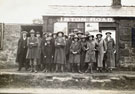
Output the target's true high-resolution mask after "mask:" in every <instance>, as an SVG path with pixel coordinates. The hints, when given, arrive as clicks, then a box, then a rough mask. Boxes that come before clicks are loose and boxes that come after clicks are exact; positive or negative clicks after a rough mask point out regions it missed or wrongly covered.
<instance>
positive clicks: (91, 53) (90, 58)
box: [85, 35, 96, 73]
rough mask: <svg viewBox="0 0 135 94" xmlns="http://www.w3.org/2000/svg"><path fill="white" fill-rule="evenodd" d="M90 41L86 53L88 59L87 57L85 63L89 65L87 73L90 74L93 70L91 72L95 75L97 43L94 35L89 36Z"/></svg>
mask: <svg viewBox="0 0 135 94" xmlns="http://www.w3.org/2000/svg"><path fill="white" fill-rule="evenodd" d="M88 39H89V40H88V41H87V49H86V50H87V52H86V57H85V63H86V64H87V65H88V68H87V70H86V71H85V72H88V71H89V70H91V71H90V72H91V73H93V69H92V67H93V63H95V62H96V57H95V50H96V49H95V47H96V43H95V41H94V36H93V35H89V36H88Z"/></svg>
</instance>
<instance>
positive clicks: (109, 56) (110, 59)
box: [105, 32, 116, 72]
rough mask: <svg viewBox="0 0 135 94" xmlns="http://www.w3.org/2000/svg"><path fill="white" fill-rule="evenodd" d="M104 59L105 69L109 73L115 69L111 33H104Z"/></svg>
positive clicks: (113, 43)
mask: <svg viewBox="0 0 135 94" xmlns="http://www.w3.org/2000/svg"><path fill="white" fill-rule="evenodd" d="M105 43H106V54H105V55H106V58H105V67H106V69H107V71H108V72H111V71H112V69H113V68H115V52H116V51H115V42H114V39H113V38H112V37H111V32H106V38H105Z"/></svg>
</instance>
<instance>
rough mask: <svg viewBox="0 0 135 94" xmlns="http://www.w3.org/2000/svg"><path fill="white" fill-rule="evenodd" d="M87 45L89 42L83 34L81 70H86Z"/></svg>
mask: <svg viewBox="0 0 135 94" xmlns="http://www.w3.org/2000/svg"><path fill="white" fill-rule="evenodd" d="M86 47H87V42H86V36H85V35H82V36H81V57H80V69H81V71H84V65H85V64H84V60H85V55H86Z"/></svg>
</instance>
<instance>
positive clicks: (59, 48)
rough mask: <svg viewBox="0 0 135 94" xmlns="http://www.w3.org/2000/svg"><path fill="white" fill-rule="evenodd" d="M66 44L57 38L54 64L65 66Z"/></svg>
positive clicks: (60, 38)
mask: <svg viewBox="0 0 135 94" xmlns="http://www.w3.org/2000/svg"><path fill="white" fill-rule="evenodd" d="M65 46H66V42H65V40H64V39H63V38H62V37H57V38H56V40H55V55H54V63H57V64H65V63H66V53H65Z"/></svg>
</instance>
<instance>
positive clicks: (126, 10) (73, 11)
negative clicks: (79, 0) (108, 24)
mask: <svg viewBox="0 0 135 94" xmlns="http://www.w3.org/2000/svg"><path fill="white" fill-rule="evenodd" d="M43 16H107V17H108V16H110V17H135V6H122V7H111V6H65V5H50V6H49V7H48V11H47V12H46V14H45V15H43Z"/></svg>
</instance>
